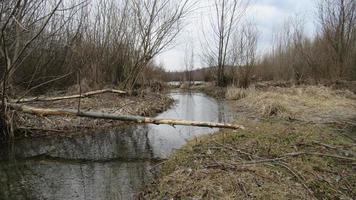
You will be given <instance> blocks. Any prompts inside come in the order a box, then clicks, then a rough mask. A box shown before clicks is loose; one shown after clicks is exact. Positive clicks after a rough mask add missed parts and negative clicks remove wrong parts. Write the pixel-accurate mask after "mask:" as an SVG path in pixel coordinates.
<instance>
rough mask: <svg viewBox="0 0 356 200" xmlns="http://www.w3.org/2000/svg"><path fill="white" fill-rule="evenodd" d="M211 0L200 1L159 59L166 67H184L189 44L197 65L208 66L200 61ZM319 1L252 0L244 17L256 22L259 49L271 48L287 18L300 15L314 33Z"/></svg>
mask: <svg viewBox="0 0 356 200" xmlns="http://www.w3.org/2000/svg"><path fill="white" fill-rule="evenodd" d="M208 2H209V0H199V2H198V5H197V8H198V9H196V10H195V11H194V13H192V15H191V16H190V17H189V18H188V19H187V21H186V23H187V26H186V27H185V29H184V30H183V32H182V33H181V34H180V35H179V37H178V38H177V39H176V41H175V44H174V45H173V46H172V47H171V48H170V49H168V50H166V51H165V52H163V53H162V54H161V55H159V56H158V58H157V59H156V62H157V63H160V64H162V65H163V66H164V67H165V69H166V70H169V71H176V70H178V71H181V70H184V68H185V67H184V55H185V53H184V52H185V51H186V49H187V45H189V44H192V46H193V47H194V52H195V54H196V56H195V59H194V60H195V68H201V67H206V66H204V65H205V64H204V63H202V62H201V59H200V55H201V54H202V51H203V50H204V47H203V45H202V44H203V43H204V39H202V38H204V33H203V30H205V31H204V32H205V34H208V29H209V27H210V22H209V15H210V14H209V13H210V12H211V5H212V4H211V3H210V5H209V3H208ZM315 3H316V0H252V1H251V2H250V6H249V8H248V10H247V13H246V16H245V20H247V21H251V22H252V23H254V24H256V26H257V28H258V31H259V41H258V52H259V54H262V53H263V52H266V51H268V50H269V49H270V48H271V44H272V37H273V33H274V32H276V31H277V30H279V29H280V28H281V26H282V25H283V23H284V21H285V20H288V19H290V18H291V17H295V16H298V18H300V19H303V21H304V23H305V32H306V34H308V35H309V36H312V35H313V34H314V32H315V30H314V27H315Z"/></svg>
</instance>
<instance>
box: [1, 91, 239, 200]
mask: <svg viewBox="0 0 356 200" xmlns="http://www.w3.org/2000/svg"><path fill="white" fill-rule="evenodd" d="M169 95H170V96H172V98H174V99H175V100H176V104H175V105H174V106H172V107H171V108H170V109H168V110H167V111H165V112H163V113H161V114H159V115H158V116H157V117H158V118H177V119H185V120H197V121H213V122H230V121H231V119H232V118H233V116H232V113H231V112H229V107H228V106H227V104H226V103H225V102H224V101H221V100H217V99H214V98H211V97H209V96H207V95H205V94H203V93H199V92H192V93H190V92H178V91H177V92H171V93H170V94H169ZM216 131H218V129H211V128H202V127H188V126H176V127H172V126H168V125H127V126H123V127H118V128H113V129H111V130H110V131H107V130H105V131H96V132H95V133H91V134H82V135H75V136H68V137H63V136H61V137H50V138H32V139H23V140H20V141H16V143H15V144H13V145H11V146H2V147H0V199H59V200H62V199H63V200H71V199H75V200H77V199H78V200H79V199H83V200H84V199H85V200H87V199H88V200H96V199H98V200H99V199H125V200H126V199H135V195H136V194H137V193H138V192H139V191H140V190H141V189H142V188H143V187H144V186H145V185H147V184H149V183H150V182H151V181H152V180H153V178H154V175H155V174H156V173H157V170H156V168H153V166H155V165H156V164H157V163H158V162H159V161H160V160H162V159H166V158H168V157H169V156H170V155H171V154H172V152H174V151H175V150H177V149H179V148H181V147H182V146H183V145H184V144H185V143H186V142H187V140H189V139H193V138H194V137H198V136H201V135H204V134H212V133H214V132H216Z"/></svg>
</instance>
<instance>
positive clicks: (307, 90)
mask: <svg viewBox="0 0 356 200" xmlns="http://www.w3.org/2000/svg"><path fill="white" fill-rule="evenodd" d="M239 103H241V104H243V105H244V106H246V107H247V108H249V109H250V110H252V111H254V112H255V113H256V114H259V115H260V116H262V117H281V118H284V119H297V120H303V121H311V122H315V123H334V122H351V121H352V120H354V119H356V95H355V94H353V93H352V92H350V91H347V90H345V91H342V90H332V89H330V88H328V87H324V86H301V87H293V88H278V87H272V88H269V89H267V90H266V91H260V90H255V92H249V95H247V96H246V97H245V98H243V99H242V100H241V101H240V102H239Z"/></svg>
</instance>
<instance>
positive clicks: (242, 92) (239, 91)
mask: <svg viewBox="0 0 356 200" xmlns="http://www.w3.org/2000/svg"><path fill="white" fill-rule="evenodd" d="M255 92H256V91H255V89H254V88H247V89H244V88H238V87H228V88H227V90H226V94H225V98H226V99H228V100H239V99H243V98H245V97H247V96H248V95H249V94H253V93H255Z"/></svg>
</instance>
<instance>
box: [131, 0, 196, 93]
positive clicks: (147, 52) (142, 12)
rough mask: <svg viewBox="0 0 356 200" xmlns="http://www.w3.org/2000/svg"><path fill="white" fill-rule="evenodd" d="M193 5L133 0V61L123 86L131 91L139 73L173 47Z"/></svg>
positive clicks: (172, 0) (158, 0)
mask: <svg viewBox="0 0 356 200" xmlns="http://www.w3.org/2000/svg"><path fill="white" fill-rule="evenodd" d="M193 5H194V2H193V1H191V0H184V1H175V0H133V1H132V4H131V6H132V10H133V14H134V19H133V22H132V23H133V24H134V26H135V27H134V28H132V29H134V30H135V31H136V33H137V34H136V37H135V42H134V47H135V48H134V49H136V50H137V51H136V54H135V57H136V58H135V61H134V64H133V67H132V68H131V69H130V71H129V76H128V77H127V78H126V80H125V81H124V87H125V88H127V89H132V88H133V86H134V85H135V83H136V81H137V79H138V77H139V75H140V73H141V71H142V70H143V68H144V67H145V66H146V65H147V63H149V62H150V61H151V60H152V58H154V57H155V56H156V55H158V54H159V53H161V52H162V51H163V50H165V49H166V48H167V47H168V46H169V45H171V44H172V42H173V40H174V39H175V38H176V37H177V35H178V34H179V33H180V32H181V30H182V28H183V20H184V19H185V17H187V15H188V13H189V11H190V10H191V8H192V6H193Z"/></svg>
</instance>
